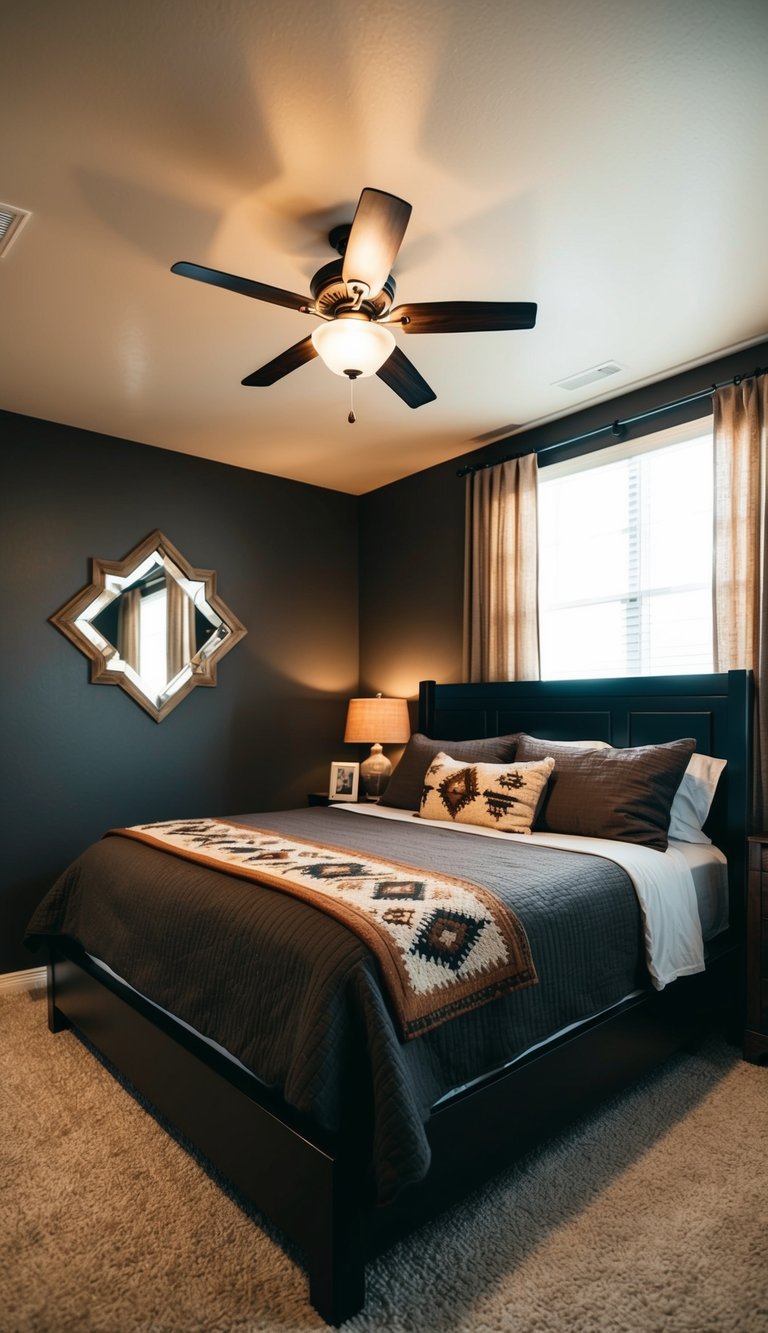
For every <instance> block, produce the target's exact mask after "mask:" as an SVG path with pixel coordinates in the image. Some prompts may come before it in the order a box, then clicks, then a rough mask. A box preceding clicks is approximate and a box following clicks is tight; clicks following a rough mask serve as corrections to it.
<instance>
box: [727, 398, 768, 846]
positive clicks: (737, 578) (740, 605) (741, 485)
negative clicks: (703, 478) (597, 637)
mask: <svg viewBox="0 0 768 1333" xmlns="http://www.w3.org/2000/svg"><path fill="white" fill-rule="evenodd" d="M714 439H715V555H714V563H715V568H714V619H715V670H716V671H732V670H737V669H740V668H748V669H751V670H752V671H753V672H754V678H755V693H756V700H755V731H754V749H755V774H754V778H755V782H754V786H755V794H754V809H753V815H754V820H755V829H756V830H760V831H761V830H763V829H764V828H765V827H766V823H765V820H766V817H767V816H768V809H767V808H766V803H767V801H768V682H766V681H765V672H766V666H767V665H768V567H767V566H766V455H767V453H768V376H766V375H762V376H754V377H752V378H751V379H747V380H742V382H741V383H740V384H729V385H728V386H727V387H726V388H724V389H718V390H717V391H716V392H715V395H714Z"/></svg>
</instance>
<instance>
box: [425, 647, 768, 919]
mask: <svg viewBox="0 0 768 1333" xmlns="http://www.w3.org/2000/svg"><path fill="white" fill-rule="evenodd" d="M419 730H420V731H423V732H424V733H425V734H426V735H427V736H435V737H438V738H439V739H440V740H447V741H449V740H462V739H467V738H469V737H474V736H505V735H509V734H510V733H512V732H515V731H525V732H528V734H529V735H531V736H540V737H541V738H542V739H543V740H601V741H609V742H610V744H611V745H616V746H627V745H658V744H660V743H661V742H663V741H671V740H676V739H677V738H678V737H681V736H693V738H694V739H695V741H696V748H697V750H699V751H700V752H701V753H702V754H712V755H717V756H718V757H719V758H721V759H725V760H727V768H726V769H725V772H724V773H723V777H722V778H721V780H720V784H719V786H718V790H717V795H716V797H715V801H714V804H713V807H712V811H711V813H710V816H709V819H708V821H707V825H706V831H707V833H708V834H709V835H710V837H711V838H712V840H713V842H715V843H716V845H717V846H718V847H720V848H721V849H722V850H723V851H724V852H725V854H726V856H727V857H728V863H729V867H730V872H731V873H730V880H731V887H732V892H733V893H734V894H735V897H734V907H736V913H735V915H738V916H739V917H740V916H741V907H742V904H743V895H744V890H745V884H746V878H745V876H746V838H747V834H748V833H749V832H750V821H751V790H752V784H751V778H752V744H751V738H752V675H751V673H750V672H748V671H728V672H723V673H722V674H719V675H701V676H635V677H632V678H618V679H607V680H576V681H554V680H537V681H495V682H489V683H483V684H463V685H438V684H436V683H435V681H432V680H426V681H422V682H421V685H420V687H419Z"/></svg>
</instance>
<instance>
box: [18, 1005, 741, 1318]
mask: <svg viewBox="0 0 768 1333" xmlns="http://www.w3.org/2000/svg"><path fill="white" fill-rule="evenodd" d="M465 1146H466V1145H465ZM767 1219H768V1070H766V1069H764V1068H756V1067H755V1066H752V1065H747V1064H745V1063H743V1062H742V1061H741V1060H740V1059H739V1057H738V1052H737V1051H735V1050H734V1049H733V1048H732V1047H730V1046H728V1045H726V1044H725V1043H724V1042H722V1041H720V1040H719V1039H712V1040H710V1041H709V1042H708V1043H707V1044H705V1045H704V1046H703V1047H702V1048H701V1049H700V1050H699V1051H698V1052H697V1053H696V1054H695V1055H685V1056H681V1057H679V1058H676V1059H674V1060H673V1061H672V1062H671V1063H670V1064H668V1065H667V1066H666V1067H665V1069H664V1071H663V1072H662V1073H661V1074H658V1075H656V1076H654V1077H653V1078H651V1079H649V1080H647V1081H646V1082H645V1083H644V1084H643V1085H642V1087H640V1088H638V1089H637V1090H634V1091H632V1092H631V1093H630V1094H628V1095H627V1096H626V1097H624V1098H622V1099H617V1100H616V1101H614V1102H612V1103H611V1104H610V1105H609V1106H608V1107H607V1108H606V1109H605V1110H604V1111H602V1112H601V1113H600V1114H599V1115H596V1116H594V1117H592V1118H591V1119H589V1120H588V1121H586V1122H585V1123H583V1124H582V1125H581V1126H579V1127H578V1128H576V1129H574V1130H572V1131H571V1132H569V1133H568V1134H567V1135H564V1136H563V1137H562V1138H560V1139H558V1140H557V1141H556V1142H555V1143H553V1144H552V1145H550V1146H549V1147H548V1148H547V1149H546V1150H544V1151H542V1152H540V1153H537V1154H534V1155H531V1156H530V1157H528V1158H527V1159H525V1161H524V1162H523V1164H522V1165H521V1166H520V1167H519V1168H517V1169H515V1170H513V1171H510V1172H508V1173H507V1174H506V1175H505V1176H504V1177H503V1178H502V1179H500V1180H499V1181H497V1182H496V1183H494V1185H493V1186H492V1188H490V1189H489V1190H488V1191H487V1192H486V1193H484V1194H483V1195H480V1196H475V1197H473V1198H472V1199H471V1200H470V1201H469V1202H467V1203H466V1204H464V1206H463V1207H461V1208H460V1209H458V1210H457V1211H455V1212H453V1213H451V1214H450V1215H448V1216H447V1217H446V1218H445V1219H443V1220H441V1221H440V1222H438V1223H435V1224H433V1225H432V1226H431V1227H429V1228H426V1229H424V1230H423V1231H421V1232H418V1233H416V1235H415V1236H413V1237H412V1238H411V1239H410V1240H409V1241H408V1242H407V1243H405V1242H404V1243H402V1244H401V1245H400V1246H398V1247H397V1248H396V1249H394V1250H392V1251H390V1252H389V1253H388V1254H387V1255H385V1256H384V1257H382V1258H381V1259H380V1260H379V1261H378V1262H377V1263H376V1264H374V1265H372V1266H371V1269H370V1272H369V1283H368V1301H367V1306H366V1311H365V1313H364V1314H362V1315H358V1316H357V1317H356V1318H355V1319H353V1320H351V1321H350V1322H349V1323H348V1324H347V1325H346V1326H345V1328H346V1329H347V1330H348V1333H373V1331H374V1330H388V1331H391V1333H400V1331H402V1333H405V1331H406V1330H407V1331H408V1333H449V1330H450V1331H454V1330H456V1331H458V1330H467V1331H468V1330H472V1331H473V1333H554V1331H557V1333H561V1330H562V1331H567V1333H597V1330H600V1333H603V1331H607V1333H656V1330H658V1331H659V1333H667V1330H669V1331H670V1333H678V1331H682V1330H685V1331H686V1333H709V1331H714V1330H718V1333H719V1331H720V1330H722V1331H723V1333H740V1331H741V1330H743V1331H744V1333H765V1331H766V1330H768V1227H767V1225H766V1221H767ZM321 1327H324V1326H323V1325H322V1323H321V1321H320V1319H319V1318H318V1316H317V1315H316V1314H315V1312H314V1311H313V1310H312V1309H311V1307H310V1306H309V1304H308V1301H307V1288H306V1281H305V1278H304V1274H303V1272H302V1270H301V1268H300V1267H298V1266H297V1265H296V1264H295V1263H293V1262H292V1261H291V1260H290V1259H288V1258H287V1257H286V1256H285V1255H284V1254H283V1252H282V1251H281V1250H280V1248H279V1247H278V1246H277V1245H276V1244H275V1243H274V1241H273V1240H271V1239H269V1238H268V1236H267V1235H265V1233H264V1231H263V1230H261V1229H260V1228H259V1227H258V1226H257V1225H256V1224H255V1223H254V1221H253V1220H252V1218H251V1217H250V1216H248V1215H247V1213H246V1211H244V1210H243V1209H242V1208H241V1207H240V1206H239V1205H238V1204H237V1202H235V1201H234V1200H233V1199H231V1198H230V1197H228V1196H227V1195H226V1194H225V1193H224V1192H223V1191H222V1190H221V1189H220V1188H219V1186H218V1185H217V1184H215V1183H214V1182H213V1181H212V1180H211V1179H210V1178H209V1177H208V1175H207V1174H206V1173H205V1171H203V1170H202V1169H201V1168H200V1166H199V1165H198V1164H197V1162H196V1161H195V1160H194V1159H193V1158H191V1157H190V1156H188V1155H187V1154H186V1153H185V1152H184V1150H183V1149H182V1148H181V1147H180V1146H179V1145H178V1144H177V1143H176V1142H174V1140H173V1139H171V1138H170V1137H169V1136H168V1135H167V1134H166V1133H164V1131H163V1130H162V1129H161V1128H160V1126H159V1125H158V1124H156V1122H155V1121H154V1120H153V1119H152V1117H151V1116H149V1115H148V1114H147V1113H146V1112H145V1111H144V1110H143V1109H142V1108H141V1106H140V1105H139V1104H138V1103H137V1102H136V1101H134V1100H133V1098H132V1097H131V1096H130V1095H129V1094H128V1093H127V1092H126V1091H125V1090H124V1089H123V1088H122V1087H121V1086H120V1085H119V1084H118V1083H116V1082H115V1080H114V1079H113V1078H112V1077H111V1076H110V1075H109V1074H108V1073H107V1072H106V1070H105V1069H104V1068H102V1066H101V1065H100V1064H99V1063H98V1062H97V1061H96V1060H95V1059H94V1057H93V1056H92V1055H91V1054H90V1053H89V1052H88V1051H87V1050H86V1049H85V1048H84V1047H83V1046H82V1045H81V1044H80V1043H79V1042H78V1040H77V1039H76V1038H75V1037H74V1036H73V1035H72V1034H71V1033H69V1032H65V1033H61V1034H59V1035H57V1036H55V1037H53V1036H51V1035H50V1034H49V1033H48V1030H47V1027H46V1015H45V1004H44V1002H43V1000H42V998H40V997H39V998H37V999H34V998H32V997H30V996H28V995H13V996H8V997H3V998H0V1329H1V1330H2V1333H90V1331H96V1330H98V1333H139V1331H140V1333H230V1331H234V1330H237V1333H255V1331H256V1330H263V1329H269V1330H284V1331H286V1333H289V1331H290V1330H297V1333H298V1331H299V1330H305V1329H306V1330H309V1329H319V1328H321Z"/></svg>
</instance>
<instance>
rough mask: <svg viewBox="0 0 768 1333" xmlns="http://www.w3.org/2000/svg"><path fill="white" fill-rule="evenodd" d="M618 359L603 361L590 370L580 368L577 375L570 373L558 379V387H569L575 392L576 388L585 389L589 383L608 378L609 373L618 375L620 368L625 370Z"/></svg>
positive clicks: (556, 384)
mask: <svg viewBox="0 0 768 1333" xmlns="http://www.w3.org/2000/svg"><path fill="white" fill-rule="evenodd" d="M624 369H625V367H624V366H620V365H619V363H618V361H601V362H600V365H599V366H592V367H591V368H590V369H589V370H580V371H579V372H578V374H577V375H569V376H568V377H567V379H564V380H556V381H555V388H556V389H568V390H569V391H570V392H573V390H574V389H585V388H586V387H587V385H588V384H597V383H598V381H599V380H604V379H607V378H608V376H609V375H618V373H619V371H620V370H624Z"/></svg>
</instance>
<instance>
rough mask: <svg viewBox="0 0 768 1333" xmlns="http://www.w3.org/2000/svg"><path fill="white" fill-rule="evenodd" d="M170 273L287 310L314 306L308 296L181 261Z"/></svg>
mask: <svg viewBox="0 0 768 1333" xmlns="http://www.w3.org/2000/svg"><path fill="white" fill-rule="evenodd" d="M171 273H178V274H179V275H180V277H182V278H194V279H195V280H196V281H197V282H208V283H210V285H211V286H212V287H224V288H226V290H227V291H229V292H239V293H240V295H241V296H252V297H253V298H254V300H256V301H269V302H270V303H271V304H272V305H284V306H287V307H288V309H289V310H311V309H312V307H313V306H314V302H313V301H312V300H311V298H310V297H309V296H299V295H298V293H297V292H286V291H284V290H283V288H282V287H268V286H267V284H266V283H264V282H254V281H253V279H252V278H238V277H237V276H236V275H235V274H234V273H222V272H221V271H220V270H219V269H217V268H204V267H203V265H202V264H188V263H186V261H184V260H182V261H180V262H179V263H178V264H173V265H172V266H171Z"/></svg>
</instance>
